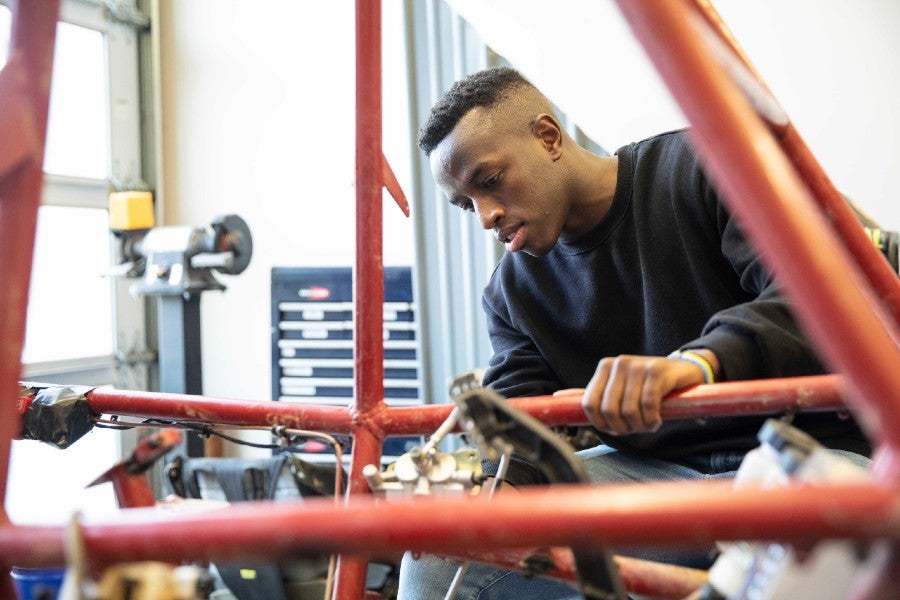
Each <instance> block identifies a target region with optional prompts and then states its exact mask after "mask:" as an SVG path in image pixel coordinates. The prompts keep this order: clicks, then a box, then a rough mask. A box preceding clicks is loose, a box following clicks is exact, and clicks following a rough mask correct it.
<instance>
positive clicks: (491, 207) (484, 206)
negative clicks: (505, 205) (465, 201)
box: [473, 198, 503, 229]
mask: <svg viewBox="0 0 900 600" xmlns="http://www.w3.org/2000/svg"><path fill="white" fill-rule="evenodd" d="M473 203H474V204H475V213H476V214H477V215H478V220H479V221H480V222H481V227H482V228H484V229H493V228H494V227H495V226H496V225H497V221H499V220H500V217H502V216H503V209H501V208H500V205H499V204H497V203H496V202H494V201H492V200H490V199H488V198H475V199H473Z"/></svg>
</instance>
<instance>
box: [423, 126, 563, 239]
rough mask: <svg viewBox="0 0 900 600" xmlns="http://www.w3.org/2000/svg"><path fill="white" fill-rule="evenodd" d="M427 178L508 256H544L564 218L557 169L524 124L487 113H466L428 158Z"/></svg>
mask: <svg viewBox="0 0 900 600" xmlns="http://www.w3.org/2000/svg"><path fill="white" fill-rule="evenodd" d="M430 160H431V172H432V174H433V175H434V178H435V181H436V182H437V183H438V185H439V186H440V188H441V190H442V191H443V192H444V194H446V195H447V198H448V199H449V200H450V202H451V203H452V204H454V205H456V206H459V207H460V208H462V209H465V210H471V211H473V212H474V213H475V214H476V215H477V216H478V220H479V221H480V222H481V226H482V227H483V228H484V229H489V230H492V231H493V232H494V235H495V237H497V239H498V240H499V241H500V242H501V243H503V245H504V246H506V249H507V251H509V252H518V251H519V250H522V251H524V252H526V253H528V254H531V255H532V256H543V255H544V254H546V253H547V252H549V251H550V249H551V248H553V246H554V245H555V244H556V240H557V239H558V238H559V235H560V232H561V231H562V228H563V225H564V223H565V218H566V210H567V208H566V207H567V199H566V197H565V195H564V193H563V189H562V186H561V184H560V180H561V168H560V166H559V164H558V163H556V162H554V160H553V158H552V157H551V154H550V152H548V150H547V148H546V145H545V143H544V141H543V140H542V139H541V138H540V136H538V135H535V134H534V133H533V132H532V131H531V130H529V129H528V127H527V124H526V125H525V126H520V127H510V126H509V125H507V124H505V123H503V122H502V116H498V115H493V114H491V113H490V111H489V110H487V109H482V108H476V109H473V110H472V111H470V112H468V113H467V114H466V115H465V116H464V117H463V118H462V119H460V121H459V123H457V125H456V127H455V128H454V129H453V131H451V132H450V134H449V135H448V136H447V137H446V138H444V139H443V140H442V141H441V142H440V143H439V144H438V145H437V146H436V147H435V148H434V150H433V151H432V152H431V156H430Z"/></svg>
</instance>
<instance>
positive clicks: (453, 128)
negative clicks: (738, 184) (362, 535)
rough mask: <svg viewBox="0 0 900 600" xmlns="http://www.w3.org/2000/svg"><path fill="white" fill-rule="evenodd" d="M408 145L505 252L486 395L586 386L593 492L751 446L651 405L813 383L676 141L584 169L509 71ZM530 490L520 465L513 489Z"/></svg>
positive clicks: (725, 424) (729, 222)
mask: <svg viewBox="0 0 900 600" xmlns="http://www.w3.org/2000/svg"><path fill="white" fill-rule="evenodd" d="M419 146H420V148H421V149H422V151H423V152H424V153H425V154H426V155H427V156H428V157H429V159H430V164H431V170H432V174H433V175H434V178H435V180H436V181H437V183H438V185H439V186H440V188H441V190H442V191H443V192H444V194H446V196H447V198H448V199H449V201H450V202H451V203H452V204H454V205H456V206H459V207H460V208H462V209H464V210H469V211H472V212H474V213H475V215H476V216H477V218H478V219H479V221H480V223H481V225H482V227H484V228H485V229H488V230H491V231H493V233H494V235H495V236H496V237H497V239H498V240H499V241H500V242H501V243H503V244H504V245H505V246H506V250H507V253H506V254H505V255H504V257H503V258H502V260H501V261H500V264H499V265H498V267H497V269H496V270H495V272H494V274H493V276H492V277H491V281H490V283H489V284H488V285H487V287H486V288H485V290H484V295H483V305H484V310H485V312H486V314H487V321H488V328H489V332H490V337H491V342H492V345H493V349H494V356H493V358H492V359H491V361H490V365H489V368H488V370H487V373H486V375H485V379H484V383H485V385H487V386H490V387H491V388H493V389H494V390H496V391H497V392H499V393H500V394H502V395H504V396H506V397H522V396H533V395H539V394H550V393H553V392H555V391H557V390H561V389H566V388H585V391H584V396H583V401H582V404H583V406H584V410H585V413H586V414H587V416H588V418H589V420H590V422H591V423H592V424H593V426H594V427H595V428H596V429H597V430H598V432H599V434H600V438H601V440H602V441H603V444H604V445H603V446H601V447H599V448H596V449H591V450H588V451H585V452H582V453H581V456H582V458H583V459H584V461H585V466H586V468H587V470H588V472H589V473H590V475H591V477H592V479H593V480H595V481H598V482H622V481H630V480H650V479H680V478H695V479H696V478H702V477H710V476H728V475H730V474H732V473H733V471H734V470H735V469H736V468H737V467H738V465H739V464H740V461H741V459H742V457H743V455H744V453H746V451H747V450H749V449H751V448H753V447H755V446H757V445H758V442H757V440H756V433H757V432H758V431H759V429H760V427H761V425H762V423H763V418H760V417H730V418H717V419H708V420H705V421H703V422H698V421H681V422H667V423H663V422H662V421H661V419H660V402H661V400H662V398H663V397H664V396H665V395H667V394H668V393H670V392H672V391H674V390H677V389H680V388H683V387H686V386H689V385H693V384H699V383H704V382H707V383H711V382H714V381H721V380H740V379H757V378H764V377H782V376H793V375H808V374H816V373H821V372H822V371H823V370H822V366H821V365H820V363H819V361H818V360H817V358H816V356H815V354H814V352H813V351H812V349H811V348H810V346H809V344H808V342H807V340H806V339H805V338H804V336H803V334H802V332H801V331H800V329H799V328H798V326H797V324H796V322H795V321H794V319H793V318H792V316H791V313H790V310H789V307H788V304H787V302H786V301H785V299H784V298H783V297H782V296H780V295H779V292H778V289H777V286H776V284H775V282H774V281H773V279H772V277H771V276H770V275H769V274H768V272H767V271H766V270H765V268H764V266H763V265H762V264H761V263H760V261H759V260H758V257H757V256H756V254H755V253H754V251H753V249H752V248H751V247H750V246H749V245H748V243H747V242H746V241H745V239H744V237H743V235H742V234H741V231H740V228H739V226H738V224H737V223H736V222H735V220H734V219H733V218H732V217H731V215H730V214H729V213H728V211H727V210H726V208H725V206H724V205H723V204H722V203H721V202H720V200H719V198H718V196H717V194H716V191H715V188H714V185H713V184H712V182H710V181H709V180H708V179H707V178H706V176H705V174H704V172H703V169H702V165H701V163H700V161H699V159H698V157H697V156H696V155H695V153H694V152H693V150H692V148H691V146H690V142H689V140H688V138H687V136H686V134H685V132H684V131H675V132H669V133H664V134H661V135H658V136H655V137H653V138H650V139H647V140H644V141H642V142H638V143H636V144H630V145H628V146H625V147H623V148H621V149H620V150H619V151H618V152H617V153H616V155H615V156H611V157H602V156H597V155H595V154H593V153H591V152H589V151H588V150H586V149H584V148H582V147H580V146H578V145H577V144H576V143H575V142H574V141H573V140H572V138H571V137H570V136H569V135H568V134H567V133H566V132H565V130H564V129H563V128H562V126H561V125H560V122H559V119H558V118H557V117H556V116H555V114H554V111H553V108H552V105H551V103H550V102H549V101H548V100H547V98H546V97H545V96H544V95H543V94H542V93H541V92H540V91H539V90H537V89H536V88H535V87H534V86H533V85H531V84H530V83H529V82H528V81H527V80H526V79H525V78H523V77H522V75H521V74H519V73H518V72H517V71H515V70H513V69H509V68H497V69H489V70H486V71H481V72H479V73H475V74H473V75H471V76H470V77H468V78H466V79H464V80H462V81H459V82H457V83H456V84H454V85H453V87H452V88H451V89H450V90H449V91H448V92H447V93H446V94H445V95H444V96H443V97H442V98H441V100H439V101H438V103H437V104H436V105H435V106H434V107H433V108H432V111H431V115H430V117H429V119H428V122H427V123H426V124H425V126H424V127H423V128H422V130H421V132H420V136H419ZM585 386H586V387H585ZM794 424H795V425H796V426H798V427H800V428H802V429H804V430H805V431H807V432H808V433H810V434H811V435H813V436H815V437H816V438H817V439H819V440H820V441H821V442H822V443H824V444H826V445H828V446H830V447H832V448H836V449H840V450H843V451H847V452H850V453H856V454H862V455H864V454H867V453H868V451H869V447H868V444H867V442H866V440H865V439H864V437H863V436H862V435H861V433H860V432H859V430H858V428H857V427H856V425H855V423H854V422H853V421H852V420H851V419H848V418H846V416H844V415H838V414H834V413H822V414H806V415H803V414H801V415H798V416H797V417H796V418H795V420H794ZM529 476H530V471H529V470H528V469H525V468H522V469H519V470H518V472H516V471H511V472H510V476H509V479H510V480H511V482H512V483H514V484H516V483H524V482H527V481H528V479H529ZM640 556H643V557H645V558H663V559H670V558H671V559H675V557H661V556H660V555H655V556H654V555H652V554H650V553H647V552H645V553H642V554H640ZM682 558H683V557H682ZM681 562H684V560H682V561H681ZM453 570H454V566H453V565H452V563H449V562H446V561H441V560H440V559H435V558H434V557H429V558H426V559H424V560H421V561H412V560H409V559H405V561H404V577H403V583H402V584H401V591H402V592H403V594H402V596H404V597H408V598H413V597H415V598H430V597H442V594H441V593H440V592H439V589H440V588H442V589H443V590H444V591H445V590H446V586H447V584H448V583H449V581H450V577H452V574H453ZM528 586H535V587H534V588H533V589H531V590H530V591H529V587H528ZM463 587H464V589H466V590H468V592H475V591H477V592H478V593H482V594H483V595H478V596H477V597H478V598H489V597H498V598H499V597H504V595H506V594H509V595H513V594H514V595H515V596H517V597H518V598H528V597H536V598H538V597H540V598H553V597H567V596H568V595H571V594H572V593H573V590H572V589H571V588H566V587H565V586H561V585H558V584H552V583H549V582H545V581H542V580H539V579H538V580H532V581H526V580H524V579H522V578H518V577H517V576H515V575H514V574H509V573H504V572H503V571H500V570H496V569H489V568H487V567H481V566H478V567H473V569H471V570H470V573H469V575H467V577H466V580H465V583H464V586H463ZM498 590H500V591H498ZM513 590H514V591H513ZM468 592H467V593H468ZM491 594H495V595H491ZM496 594H499V595H496ZM529 594H530V595H529ZM460 597H469V596H465V595H463V596H460ZM472 597H475V596H474V595H473V596H472Z"/></svg>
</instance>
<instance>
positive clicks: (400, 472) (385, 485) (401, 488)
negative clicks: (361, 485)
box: [363, 447, 481, 498]
mask: <svg viewBox="0 0 900 600" xmlns="http://www.w3.org/2000/svg"><path fill="white" fill-rule="evenodd" d="M363 476H364V477H365V478H366V481H368V482H369V487H370V488H371V489H372V491H373V492H375V493H383V494H386V495H387V497H388V498H391V497H397V496H408V495H410V494H412V495H426V494H435V495H441V494H460V493H463V492H466V491H469V490H471V491H473V492H476V493H477V491H478V489H477V488H478V486H479V485H480V483H481V458H480V457H479V456H478V453H477V452H475V451H474V450H471V449H470V450H459V451H457V452H454V453H453V454H447V453H444V452H440V451H438V450H437V448H433V447H432V448H430V449H428V450H425V449H423V448H413V449H412V450H410V451H409V452H407V453H405V454H403V455H402V456H400V458H398V459H397V460H396V461H394V462H393V463H391V464H390V465H388V467H387V468H386V469H385V471H384V472H383V473H381V472H379V471H378V467H376V466H375V465H366V466H365V468H364V469H363Z"/></svg>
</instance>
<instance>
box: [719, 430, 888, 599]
mask: <svg viewBox="0 0 900 600" xmlns="http://www.w3.org/2000/svg"><path fill="white" fill-rule="evenodd" d="M757 437H758V439H759V441H760V442H761V445H760V446H759V447H758V448H756V449H755V450H752V451H750V452H748V453H747V456H746V458H745V459H744V461H743V462H742V463H741V467H740V468H739V469H738V472H737V475H736V477H735V487H744V486H748V485H758V486H763V487H773V486H781V485H787V484H788V483H789V482H791V481H792V480H793V481H801V482H805V483H808V484H821V483H828V482H831V483H839V482H854V481H859V482H863V481H868V479H869V476H868V472H867V471H866V470H865V469H863V468H862V467H859V466H857V465H855V464H853V463H852V462H850V461H849V460H847V459H845V458H843V457H842V456H840V455H837V454H835V453H833V452H830V451H829V450H827V449H826V448H824V447H823V446H821V445H820V444H819V443H818V442H817V441H816V440H815V439H813V438H812V437H810V436H809V435H807V434H806V433H804V432H803V431H801V430H799V429H797V428H795V427H792V426H791V425H789V424H787V423H784V422H782V421H777V420H775V419H769V420H768V421H766V423H765V424H764V425H763V427H762V429H761V430H760V432H759V434H758V436H757ZM876 547H877V546H875V547H873V548H876ZM720 550H721V552H720V555H719V558H718V559H717V560H716V562H715V563H714V564H713V566H712V568H711V569H710V571H709V582H708V583H707V584H706V586H705V587H704V590H703V596H702V597H703V598H707V599H709V600H714V599H726V598H727V599H729V600H735V599H751V598H761V599H769V600H778V599H782V598H784V599H787V598H791V599H795V598H796V599H798V600H800V599H806V598H809V599H813V598H824V597H833V598H845V597H850V596H851V595H852V594H851V592H852V589H853V585H854V582H855V580H856V574H857V573H858V572H861V571H863V570H865V569H864V568H863V565H865V564H866V563H867V562H870V560H877V559H871V558H870V557H871V556H875V555H877V553H876V552H871V551H870V550H871V549H870V548H864V547H860V545H859V544H857V543H853V542H845V541H834V540H826V541H822V542H820V543H818V544H816V545H815V546H813V547H812V548H808V549H803V550H802V551H801V550H800V549H797V548H793V547H791V546H789V545H786V544H775V543H772V544H765V543H750V542H738V543H731V544H720Z"/></svg>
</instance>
